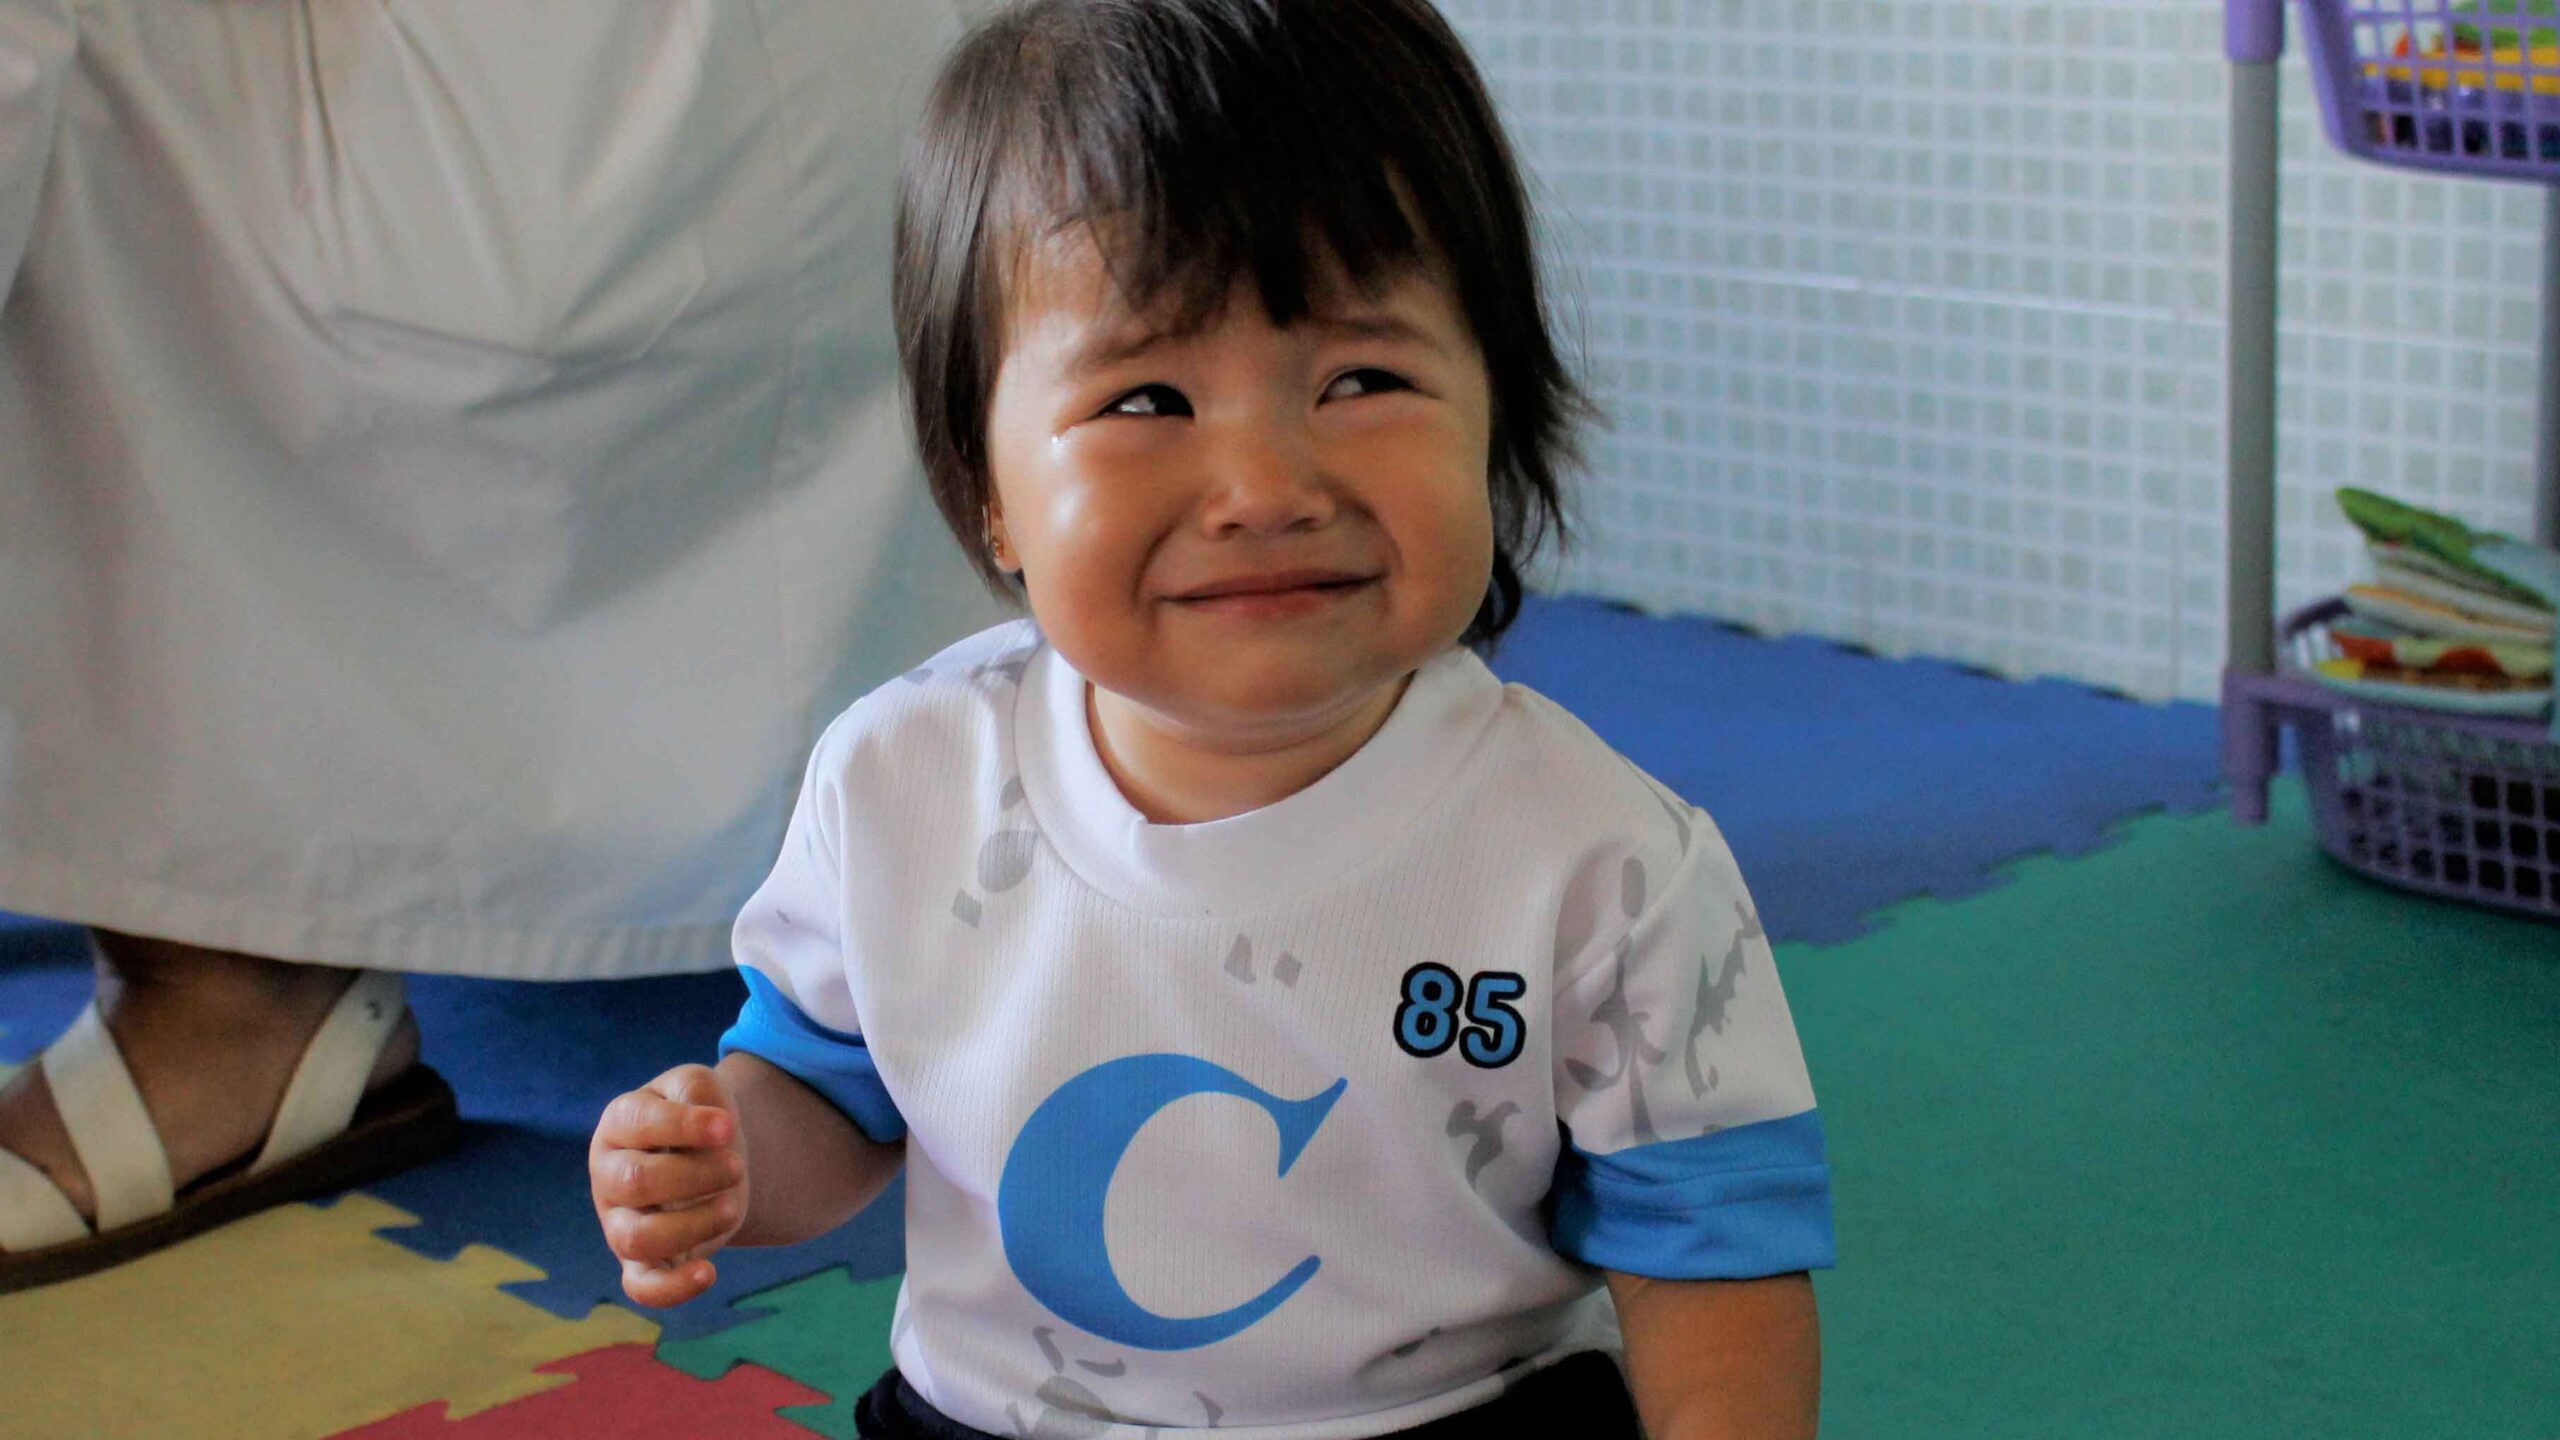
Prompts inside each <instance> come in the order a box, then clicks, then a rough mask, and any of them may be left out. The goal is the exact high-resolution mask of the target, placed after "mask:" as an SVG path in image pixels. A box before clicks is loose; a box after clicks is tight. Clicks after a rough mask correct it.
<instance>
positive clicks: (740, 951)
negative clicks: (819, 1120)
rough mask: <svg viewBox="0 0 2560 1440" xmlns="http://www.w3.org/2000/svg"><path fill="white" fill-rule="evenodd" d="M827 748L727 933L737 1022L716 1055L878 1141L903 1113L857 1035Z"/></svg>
mask: <svg viewBox="0 0 2560 1440" xmlns="http://www.w3.org/2000/svg"><path fill="white" fill-rule="evenodd" d="M829 752H830V746H829V745H828V743H827V742H826V741H825V740H821V741H820V742H819V744H818V753H817V755H816V756H815V757H814V758H812V759H811V761H810V764H809V775H808V779H807V780H806V781H805V782H804V783H803V784H802V786H801V789H800V798H799V800H798V801H797V802H796V803H795V804H794V805H793V806H792V811H791V823H790V826H789V827H788V828H787V829H786V830H785V832H784V834H783V837H782V853H781V856H780V857H779V858H778V859H776V860H775V861H774V866H773V871H772V873H771V874H769V875H767V876H766V877H765V881H764V883H763V884H762V885H760V886H758V887H757V889H756V892H755V894H754V895H752V896H750V897H748V900H747V903H746V907H745V908H744V909H743V910H741V911H739V913H738V923H737V925H736V927H735V928H734V929H733V930H732V931H731V932H730V948H731V950H732V952H733V953H734V955H735V957H736V959H737V963H738V969H739V973H740V974H741V976H743V977H744V979H745V980H746V982H747V1002H746V1005H745V1006H744V1007H743V1008H742V1009H741V1010H740V1011H739V1014H738V1021H737V1023H736V1024H735V1025H732V1026H730V1027H729V1030H728V1033H726V1034H724V1035H722V1036H721V1037H720V1053H721V1054H722V1055H724V1056H725V1055H729V1054H732V1053H736V1052H741V1051H743V1052H745V1053H747V1054H750V1055H753V1056H755V1057H756V1058H757V1059H760V1060H763V1061H765V1062H767V1063H768V1064H771V1065H773V1066H775V1067H777V1068H779V1069H781V1070H783V1071H785V1072H786V1073H788V1074H790V1075H791V1076H793V1077H794V1078H796V1079H798V1080H799V1081H800V1082H801V1083H802V1084H805V1085H807V1086H808V1087H810V1088H811V1089H813V1090H815V1091H817V1092H818V1093H819V1094H821V1095H824V1096H826V1097H827V1099H828V1100H829V1101H831V1102H833V1103H834V1105H835V1107H836V1108H837V1109H839V1110H841V1111H843V1112H844V1113H845V1115H846V1116H847V1118H849V1119H851V1120H852V1121H853V1122H854V1124H855V1125H857V1126H859V1127H860V1128H861V1130H862V1133H863V1134H865V1135H867V1136H869V1137H870V1138H872V1139H873V1140H876V1141H879V1142H881V1143H882V1144H887V1143H890V1142H892V1141H895V1140H898V1139H901V1138H903V1137H904V1136H905V1135H906V1133H907V1126H906V1121H905V1119H904V1118H903V1117H902V1116H900V1114H899V1113H898V1107H897V1103H896V1102H895V1101H894V1100H892V1099H891V1098H890V1097H889V1092H888V1089H887V1087H886V1086H885V1085H883V1084H882V1083H881V1079H880V1072H879V1069H878V1067H877V1066H876V1065H874V1064H873V1062H872V1058H871V1050H870V1046H869V1044H868V1043H867V1042H866V1041H864V1039H863V1038H862V1019H861V1016H860V1015H859V1014H858V1013H856V1011H855V1007H854V1003H853V990H852V985H851V982H850V979H849V977H848V975H847V972H846V968H845V967H846V964H847V956H846V954H845V946H844V934H845V923H844V875H843V867H842V864H841V862H840V861H839V860H838V858H837V848H836V845H835V843H834V841H833V833H834V825H833V817H834V816H835V814H836V813H837V811H836V800H837V798H838V797H837V795H836V792H835V790H834V789H833V787H832V786H831V785H830V784H829V783H828V782H827V780H826V778H825V777H826V775H827V774H828V773H829V772H831V771H832V770H833V769H834V768H835V767H834V766H832V765H831V764H829V762H828V759H827V756H828V754H829Z"/></svg>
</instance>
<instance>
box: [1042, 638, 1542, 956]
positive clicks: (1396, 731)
mask: <svg viewBox="0 0 2560 1440" xmlns="http://www.w3.org/2000/svg"><path fill="white" fill-rule="evenodd" d="M1089 683H1090V682H1088V681H1087V680H1086V679H1085V677H1084V676H1082V675H1081V674H1078V673H1077V672H1076V669H1075V667H1074V666H1072V665H1070V664H1068V663H1067V660H1066V657H1064V656H1062V655H1060V654H1059V653H1058V651H1057V648H1056V647H1055V646H1053V645H1050V644H1049V643H1048V642H1047V641H1046V640H1043V641H1042V642H1041V644H1040V649H1039V652H1038V653H1037V654H1036V655H1034V656H1033V657H1032V659H1031V663H1030V665H1029V666H1028V667H1027V668H1026V669H1025V671H1024V673H1023V678H1022V689H1021V692H1020V694H1019V695H1018V696H1017V697H1016V699H1015V702H1014V723H1013V732H1014V753H1015V759H1016V762H1017V763H1018V764H1019V766H1020V767H1021V775H1022V789H1023V796H1024V798H1025V799H1026V800H1027V801H1029V803H1030V805H1031V811H1032V815H1033V817H1034V818H1035V820H1036V821H1037V823H1038V824H1039V826H1040V829H1041V831H1042V833H1043V834H1045V835H1046V836H1047V837H1048V839H1049V841H1050V843H1051V844H1053V845H1055V846H1056V847H1057V850H1058V853H1059V857H1060V858H1061V859H1063V860H1065V861H1066V863H1067V865H1068V867H1069V868H1070V869H1072V870H1074V871H1075V872H1076V874H1077V875H1078V876H1079V877H1081V878H1082V879H1083V880H1084V881H1085V882H1086V883H1088V884H1090V885H1092V886H1093V887H1094V888H1095V889H1096V890H1099V891H1101V892H1102V893H1103V894H1105V895H1107V896H1109V897H1111V898H1112V899H1114V900H1116V901H1118V902H1120V903H1121V904H1123V905H1127V906H1129V907H1130V908H1132V909H1136V910H1142V911H1145V912H1148V913H1150V914H1156V915H1167V916H1202V915H1208V914H1245V913H1250V912H1254V911H1259V910H1265V909H1268V908H1270V907H1272V906H1274V905H1276V904H1279V903H1283V902H1285V901H1286V900H1288V899H1289V898H1291V897H1293V896H1297V895H1302V894H1305V893H1306V892H1307V891H1309V890H1311V889H1314V888H1315V887H1317V886H1320V885H1322V884H1324V883H1325V882H1327V881H1329V880H1332V879H1335V878H1338V877H1340V876H1342V875H1345V874H1348V873H1350V872H1351V871H1352V870H1355V869H1357V868H1358V867H1360V866H1361V865H1363V864H1365V863H1366V862H1367V861H1368V860H1369V859H1370V858H1371V857H1372V856H1374V855H1375V854H1376V853H1377V851H1378V850H1379V849H1380V848H1381V847H1382V846H1383V845H1385V844H1386V842H1387V841H1388V840H1389V839H1391V838H1392V837H1393V836H1394V835H1395V834H1396V833H1397V832H1398V831H1400V830H1402V829H1403V828H1404V827H1405V825H1406V824H1407V823H1408V822H1410V821H1411V820H1412V819H1413V818H1414V816H1415V815H1416V813H1418V812H1419V811H1420V809H1421V808H1422V807H1423V806H1424V805H1425V804H1426V803H1428V802H1429V801H1430V800H1431V798H1432V797H1433V796H1434V795H1436V794H1437V793H1438V792H1439V790H1440V788H1441V787H1442V786H1443V785H1444V784H1445V783H1447V781H1448V780H1449V779H1450V777H1451V776H1453V775H1454V774H1456V773H1457V770H1458V767H1459V766H1461V765H1462V764H1464V763H1465V762H1466V760H1467V757H1468V756H1469V755H1470V754H1471V753H1472V752H1473V751H1474V749H1475V745H1476V742H1477V741H1478V740H1479V739H1480V738H1482V736H1483V734H1484V731H1485V729H1486V727H1487V726H1488V725H1489V724H1490V723H1491V721H1492V719H1493V716H1494V713H1495V711H1496V710H1497V709H1498V708H1499V707H1500V705H1501V702H1502V682H1501V681H1499V680H1497V679H1495V678H1494V675H1493V672H1492V671H1490V670H1488V669H1486V668H1485V664H1484V662H1483V661H1482V660H1480V659H1478V658H1477V657H1476V656H1475V654H1474V652H1472V651H1469V650H1465V649H1459V648H1452V649H1449V650H1446V651H1443V652H1441V653H1440V654H1439V655H1436V656H1434V657H1433V658H1432V659H1430V660H1428V661H1426V662H1424V664H1423V665H1422V667H1421V668H1420V669H1419V670H1417V671H1416V672H1415V673H1414V677H1413V682H1412V683H1411V684H1410V685H1408V686H1406V687H1405V692H1404V694H1403V695H1402V696H1401V697H1400V698H1398V700H1397V701H1396V708H1395V709H1394V710H1393V711H1392V712H1391V713H1389V715H1388V716H1387V719H1386V722H1385V723H1384V724H1382V725H1380V726H1379V727H1378V732H1377V733H1376V734H1374V735H1372V736H1370V737H1369V740H1368V743H1366V744H1364V745H1362V746H1361V747H1360V748H1359V750H1357V751H1355V752H1354V753H1353V754H1352V756H1351V758H1349V759H1347V760H1345V761H1343V762H1342V763H1341V764H1340V765H1337V766H1335V767H1334V768H1333V769H1332V770H1331V771H1329V772H1327V773H1326V774H1325V775H1324V776H1323V777H1322V778H1320V779H1318V780H1317V781H1316V782H1315V783H1314V784H1312V785H1309V786H1308V787H1306V788H1305V789H1303V790H1300V791H1298V792H1297V793H1296V794H1294V795H1290V796H1288V797H1286V798H1284V799H1281V800H1276V801H1274V802H1272V803H1271V804H1269V805H1265V806H1262V807H1260V808H1258V809H1254V810H1248V811H1246V812H1244V813H1243V814H1241V815H1231V816H1228V817H1227V818H1225V819H1223V820H1209V821H1203V822H1201V823H1199V824H1193V825H1159V824H1156V823H1154V822H1153V821H1150V820H1148V819H1147V818H1146V816H1144V815H1142V814H1140V813H1139V811H1138V809H1137V807H1135V806H1133V805H1131V804H1130V803H1129V800H1128V797H1126V796H1124V795H1122V794H1121V793H1120V786H1119V784H1118V783H1117V782H1116V781H1114V780H1113V779H1112V778H1111V774H1110V771H1108V770H1107V769H1105V768H1104V766H1103V763H1102V756H1101V754H1100V753H1099V752H1098V751H1097V750H1096V749H1095V748H1094V744H1093V731H1092V728H1091V726H1090V724H1089V722H1088V719H1087V711H1086V687H1087V685H1088V684H1089Z"/></svg>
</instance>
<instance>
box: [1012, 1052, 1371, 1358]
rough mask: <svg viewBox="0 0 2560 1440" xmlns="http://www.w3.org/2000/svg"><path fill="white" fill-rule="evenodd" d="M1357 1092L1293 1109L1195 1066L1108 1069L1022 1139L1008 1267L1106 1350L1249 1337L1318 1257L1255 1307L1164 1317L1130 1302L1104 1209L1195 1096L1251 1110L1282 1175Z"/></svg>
mask: <svg viewBox="0 0 2560 1440" xmlns="http://www.w3.org/2000/svg"><path fill="white" fill-rule="evenodd" d="M1350 1083H1351V1082H1350V1081H1349V1080H1348V1079H1343V1080H1336V1081H1334V1082H1333V1088H1332V1089H1329V1090H1327V1091H1325V1092H1324V1093H1323V1094H1321V1095H1316V1096H1313V1097H1311V1098H1309V1099H1305V1100H1283V1099H1281V1098H1280V1097H1279V1096H1277V1095H1274V1094H1272V1093H1271V1092H1270V1091H1268V1090H1265V1089H1263V1088H1262V1087H1261V1086H1259V1085H1256V1084H1254V1083H1252V1082H1251V1081H1249V1080H1247V1079H1245V1078H1244V1077H1243V1076H1241V1075H1238V1074H1236V1073H1235V1072H1234V1071H1232V1070H1229V1069H1227V1068H1226V1067H1224V1066H1221V1065H1212V1064H1210V1063H1209V1062H1208V1061H1206V1060H1200V1059H1195V1058H1193V1057H1192V1056H1189V1055H1131V1056H1128V1057H1126V1058H1123V1059H1119V1060H1110V1061H1105V1062H1104V1063H1102V1064H1100V1065H1096V1066H1095V1067H1093V1068H1092V1069H1090V1070H1087V1071H1086V1072H1084V1073H1083V1074H1081V1075H1078V1076H1077V1077H1076V1078H1074V1079H1073V1080H1070V1081H1068V1082H1067V1083H1066V1084H1064V1085H1061V1086H1059V1087H1058V1089H1057V1091H1056V1092H1055V1093H1053V1094H1052V1095H1050V1097H1049V1098H1048V1099H1046V1100H1044V1101H1042V1102H1040V1108H1039V1109H1037V1110H1034V1111H1032V1112H1031V1118H1030V1119H1029V1120H1027V1121H1025V1122H1023V1126H1022V1133H1021V1134H1020V1135H1018V1136H1016V1137H1015V1138H1014V1142H1013V1153H1012V1154H1010V1155H1008V1156H1006V1157H1005V1163H1004V1179H1003V1180H1002V1181H1001V1182H1000V1183H999V1184H998V1186H997V1188H996V1216H997V1220H998V1222H999V1224H1000V1225H1001V1226H1002V1229H1003V1233H1004V1254H1005V1261H1006V1263H1008V1264H1010V1265H1011V1266H1012V1267H1013V1273H1014V1277H1015V1278H1016V1279H1018V1280H1020V1281H1021V1282H1022V1288H1024V1289H1025V1290H1028V1291H1030V1292H1031V1295H1032V1298H1034V1299H1036V1300H1038V1301H1039V1302H1040V1303H1041V1304H1043V1305H1046V1306H1048V1307H1049V1309H1050V1310H1051V1311H1053V1312H1054V1313H1056V1314H1057V1316H1058V1317H1059V1318H1060V1319H1062V1320H1065V1321H1067V1322H1068V1323H1070V1324H1073V1325H1075V1326H1077V1327H1079V1328H1081V1329H1083V1330H1086V1331H1089V1332H1091V1333H1092V1334H1095V1335H1099V1336H1101V1337H1102V1338H1104V1339H1106V1340H1113V1341H1117V1342H1119V1343H1120V1344H1123V1345H1128V1346H1132V1347H1134V1348H1137V1349H1140V1350H1191V1349H1196V1348H1198V1347H1199V1346H1202V1345H1209V1344H1214V1343H1216V1342H1217V1341H1220V1340H1224V1339H1226V1338H1227V1337H1228V1336H1230V1335H1234V1334H1236V1333H1237V1332H1239V1331H1242V1330H1244V1329H1246V1328H1247V1327H1249V1326H1251V1325H1253V1324H1254V1323H1255V1322H1257V1321H1259V1320H1261V1319H1262V1317H1264V1316H1265V1315H1268V1314H1270V1313H1271V1312H1272V1311H1273V1310H1275V1309H1278V1308H1279V1306H1280V1304H1281V1302H1283V1301H1285V1300H1287V1299H1288V1298H1289V1297H1290V1296H1291V1295H1294V1294H1296V1293H1297V1291H1298V1287H1299V1286H1301V1285H1304V1284H1306V1283H1307V1281H1308V1279H1309V1278H1310V1277H1312V1276H1313V1275H1314V1274H1315V1273H1316V1267H1317V1266H1318V1265H1319V1264H1321V1263H1322V1261H1321V1260H1320V1259H1319V1257H1317V1256H1314V1255H1310V1256H1308V1257H1307V1258H1306V1259H1304V1260H1301V1261H1299V1262H1298V1264H1297V1265H1296V1267H1295V1268H1293V1269H1291V1270H1290V1271H1289V1273H1288V1274H1287V1275H1285V1276H1283V1277H1282V1278H1281V1279H1280V1280H1278V1281H1277V1282H1275V1283H1274V1284H1273V1285H1272V1286H1271V1288H1270V1289H1268V1290H1265V1291H1263V1292H1262V1293H1261V1294H1260V1295H1257V1296H1255V1297H1254V1298H1252V1299H1251V1300H1248V1301H1246V1302H1245V1303H1243V1304H1241V1305H1238V1306H1236V1307H1235V1308H1234V1309H1231V1310H1222V1311H1220V1312H1218V1313H1217V1314H1214V1315H1200V1316H1194V1317H1190V1318H1176V1317H1173V1316H1169V1315H1158V1314H1157V1313H1155V1312H1154V1311H1152V1310H1149V1309H1147V1308H1145V1307H1144V1306H1142V1305H1140V1304H1139V1303H1138V1302H1137V1301H1135V1300H1133V1299H1131V1298H1130V1297H1129V1292H1128V1291H1127V1290H1126V1289H1124V1288H1122V1286H1121V1284H1120V1277H1119V1276H1118V1275H1117V1274H1115V1273H1114V1272H1113V1271H1112V1268H1111V1250H1110V1246H1109V1244H1108V1242H1107V1240H1106V1238H1105V1236H1104V1233H1103V1220H1102V1214H1103V1203H1104V1201H1105V1200H1106V1199H1107V1198H1108V1197H1109V1195H1110V1193H1111V1177H1112V1175H1113V1174H1114V1173H1115V1172H1117V1171H1118V1170H1119V1168H1120V1160H1121V1157H1122V1156H1123V1155H1125V1154H1127V1153H1128V1149H1129V1143H1130V1142H1131V1141H1132V1140H1135V1139H1136V1138H1137V1135H1138V1131H1139V1129H1140V1128H1141V1127H1143V1126H1144V1125H1145V1124H1146V1123H1147V1121H1149V1120H1150V1119H1153V1118H1154V1116H1155V1114H1156V1112H1157V1111H1159V1110H1162V1109H1164V1108H1165V1107H1166V1106H1168V1105H1171V1104H1172V1103H1173V1102H1175V1101H1177V1100H1182V1099H1186V1098H1188V1097H1190V1096H1193V1095H1234V1096H1238V1097H1240V1098H1243V1099H1246V1100H1250V1101H1252V1102H1253V1103H1254V1104H1256V1105H1259V1106H1261V1107H1262V1108H1263V1111H1264V1112H1265V1113H1267V1114H1268V1115H1270V1117H1271V1120H1272V1123H1273V1124H1275V1125H1277V1126H1278V1127H1279V1129H1280V1172H1279V1173H1280V1174H1282V1175H1287V1174H1288V1173H1289V1167H1290V1166H1291V1165H1293V1164H1295V1163H1296V1162H1297V1159H1298V1152H1300V1151H1301V1150H1304V1149H1305V1148H1306V1146H1307V1142H1308V1141H1309V1140H1311V1139H1313V1138H1315V1133H1316V1129H1317V1127H1319V1126H1321V1125H1323V1124H1324V1121H1325V1116H1326V1115H1328V1114H1329V1113H1331V1111H1332V1110H1333V1102H1335V1101H1336V1100H1339V1099H1341V1098H1342V1092H1343V1090H1344V1089H1345V1088H1347V1087H1348V1086H1349V1084H1350Z"/></svg>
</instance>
